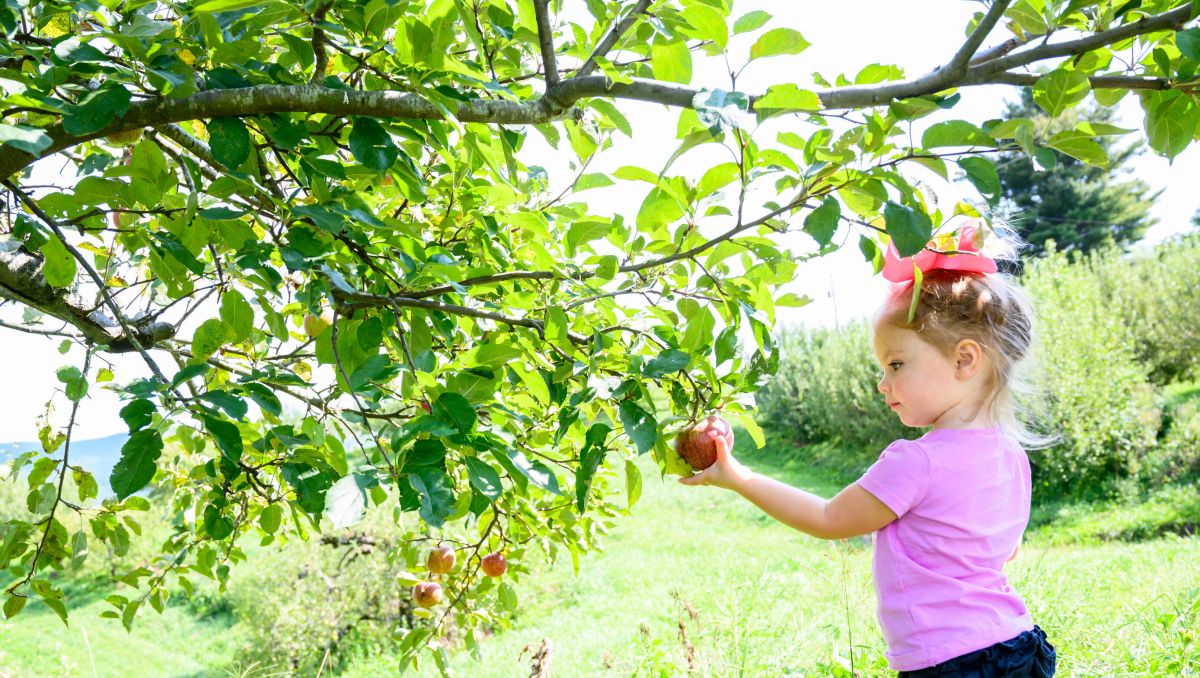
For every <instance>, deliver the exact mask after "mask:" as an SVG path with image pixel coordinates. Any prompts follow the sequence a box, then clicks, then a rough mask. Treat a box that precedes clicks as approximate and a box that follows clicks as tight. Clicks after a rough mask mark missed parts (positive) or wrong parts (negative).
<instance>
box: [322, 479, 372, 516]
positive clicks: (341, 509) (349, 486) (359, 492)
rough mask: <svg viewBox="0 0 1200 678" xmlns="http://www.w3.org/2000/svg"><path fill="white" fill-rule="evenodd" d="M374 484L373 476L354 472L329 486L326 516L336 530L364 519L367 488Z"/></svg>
mask: <svg viewBox="0 0 1200 678" xmlns="http://www.w3.org/2000/svg"><path fill="white" fill-rule="evenodd" d="M374 484H375V479H374V478H372V477H371V476H368V475H364V474H362V473H352V474H350V475H348V476H345V477H343V478H341V479H340V480H338V481H337V482H336V483H334V484H333V487H331V488H329V491H328V492H326V493H325V517H327V518H329V522H330V523H332V525H333V528H334V529H335V530H339V529H341V528H343V527H350V526H351V525H354V524H355V523H357V522H358V521H360V520H362V518H363V515H364V514H365V512H366V510H367V488H369V487H370V486H371V485H374Z"/></svg>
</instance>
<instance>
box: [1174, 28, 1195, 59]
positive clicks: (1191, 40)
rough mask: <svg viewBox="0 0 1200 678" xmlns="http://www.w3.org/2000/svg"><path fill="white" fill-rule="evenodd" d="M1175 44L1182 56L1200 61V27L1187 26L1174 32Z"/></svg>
mask: <svg viewBox="0 0 1200 678" xmlns="http://www.w3.org/2000/svg"><path fill="white" fill-rule="evenodd" d="M1175 46H1176V47H1178V48H1179V53H1180V54H1182V55H1183V56H1185V57H1187V58H1188V59H1191V60H1192V61H1200V28H1189V29H1187V30H1186V31H1179V32H1178V33H1176V34H1175Z"/></svg>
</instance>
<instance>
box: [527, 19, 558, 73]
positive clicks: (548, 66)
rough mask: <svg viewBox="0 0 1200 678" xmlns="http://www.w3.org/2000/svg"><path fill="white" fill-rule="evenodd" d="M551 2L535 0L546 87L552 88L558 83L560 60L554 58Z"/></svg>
mask: <svg viewBox="0 0 1200 678" xmlns="http://www.w3.org/2000/svg"><path fill="white" fill-rule="evenodd" d="M549 2H550V0H533V10H534V12H536V13H537V27H538V41H539V42H540V43H541V45H542V69H543V70H544V71H545V72H546V86H547V87H552V86H553V85H555V84H556V83H557V82H558V59H557V58H556V57H555V56H554V31H553V29H552V28H551V27H550V10H549V8H548V7H547V6H546V5H547V4H549Z"/></svg>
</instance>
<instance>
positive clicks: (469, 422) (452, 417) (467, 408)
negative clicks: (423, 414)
mask: <svg viewBox="0 0 1200 678" xmlns="http://www.w3.org/2000/svg"><path fill="white" fill-rule="evenodd" d="M432 414H433V416H435V417H437V418H438V419H440V420H441V421H443V422H445V423H447V424H449V425H451V426H453V427H454V428H455V429H456V430H457V431H458V432H459V433H470V432H471V429H473V428H474V427H475V416H476V415H475V408H473V407H471V401H469V400H467V399H466V398H464V397H462V396H461V395H459V394H457V393H443V394H442V395H440V396H438V399H437V400H436V401H435V402H434V403H433V412H432Z"/></svg>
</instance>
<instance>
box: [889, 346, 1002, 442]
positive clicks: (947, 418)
mask: <svg viewBox="0 0 1200 678" xmlns="http://www.w3.org/2000/svg"><path fill="white" fill-rule="evenodd" d="M874 343H875V357H876V358H877V359H878V360H879V365H880V366H881V367H882V368H883V378H881V379H880V380H879V391H880V392H881V393H883V395H884V398H886V399H887V404H888V406H889V407H891V408H892V410H894V411H895V412H896V414H897V415H899V417H900V421H902V422H904V424H905V425H906V426H913V427H924V426H933V427H934V428H967V427H971V426H976V425H980V424H985V425H986V424H988V422H981V421H979V417H980V416H981V415H982V416H983V417H985V418H986V416H987V415H986V412H984V411H982V410H983V408H982V407H981V405H982V403H981V400H982V398H981V397H980V396H981V395H982V385H983V384H982V381H981V380H983V379H984V374H985V373H986V372H987V370H981V369H980V367H981V366H982V361H985V360H986V359H987V358H986V356H984V355H983V353H982V350H980V349H979V344H977V343H976V342H974V341H969V340H965V341H963V342H960V343H959V345H958V346H957V347H956V348H955V355H954V356H947V355H945V354H944V353H942V352H941V351H939V350H938V349H937V348H935V347H934V346H933V345H932V344H929V343H927V342H925V341H923V340H922V339H921V338H920V337H919V336H918V335H917V333H916V332H913V331H912V330H907V329H902V328H897V327H892V326H891V325H887V324H886V323H877V324H876V326H875V337H874Z"/></svg>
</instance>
